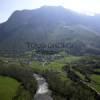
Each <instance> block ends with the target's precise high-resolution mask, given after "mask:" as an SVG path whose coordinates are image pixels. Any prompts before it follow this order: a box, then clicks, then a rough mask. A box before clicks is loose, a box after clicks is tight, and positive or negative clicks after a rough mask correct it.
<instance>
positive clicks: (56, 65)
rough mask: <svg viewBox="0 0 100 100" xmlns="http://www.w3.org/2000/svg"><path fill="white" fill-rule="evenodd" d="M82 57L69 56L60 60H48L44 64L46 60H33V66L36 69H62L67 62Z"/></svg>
mask: <svg viewBox="0 0 100 100" xmlns="http://www.w3.org/2000/svg"><path fill="white" fill-rule="evenodd" d="M80 58H81V57H75V56H67V57H64V58H61V59H58V60H54V61H51V62H47V63H45V64H43V63H44V62H39V61H32V64H31V67H32V68H33V69H35V70H41V71H43V70H46V69H47V70H54V71H61V70H62V68H63V66H64V65H66V63H71V62H74V61H77V60H79V59H80Z"/></svg>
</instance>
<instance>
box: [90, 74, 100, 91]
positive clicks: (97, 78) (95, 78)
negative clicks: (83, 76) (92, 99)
mask: <svg viewBox="0 0 100 100" xmlns="http://www.w3.org/2000/svg"><path fill="white" fill-rule="evenodd" d="M91 80H92V82H91V83H90V85H91V86H92V87H93V88H95V89H96V91H98V92H100V75H96V74H93V75H91Z"/></svg>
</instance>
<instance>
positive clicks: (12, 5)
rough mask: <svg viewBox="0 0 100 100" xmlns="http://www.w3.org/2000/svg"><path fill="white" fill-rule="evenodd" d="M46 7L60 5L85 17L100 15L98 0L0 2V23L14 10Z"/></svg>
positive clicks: (12, 0)
mask: <svg viewBox="0 0 100 100" xmlns="http://www.w3.org/2000/svg"><path fill="white" fill-rule="evenodd" d="M46 5H49V6H59V5H60V6H63V7H64V8H68V9H71V10H74V11H76V12H78V13H83V14H87V15H94V14H98V13H100V0H0V23H2V22H4V21H6V20H7V19H8V18H9V16H10V15H11V14H12V13H13V12H14V11H15V10H23V9H35V8H40V7H41V6H46Z"/></svg>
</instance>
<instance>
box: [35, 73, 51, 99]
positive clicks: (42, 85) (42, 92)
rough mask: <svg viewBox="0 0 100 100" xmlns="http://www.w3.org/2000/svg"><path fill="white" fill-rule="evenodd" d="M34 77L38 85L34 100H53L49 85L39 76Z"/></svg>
mask: <svg viewBox="0 0 100 100" xmlns="http://www.w3.org/2000/svg"><path fill="white" fill-rule="evenodd" d="M33 76H34V77H35V79H36V80H37V83H38V89H37V92H36V94H35V96H34V100H53V99H52V97H51V91H50V90H49V89H48V83H47V82H46V80H45V79H44V78H43V77H42V76H40V75H38V74H34V75H33Z"/></svg>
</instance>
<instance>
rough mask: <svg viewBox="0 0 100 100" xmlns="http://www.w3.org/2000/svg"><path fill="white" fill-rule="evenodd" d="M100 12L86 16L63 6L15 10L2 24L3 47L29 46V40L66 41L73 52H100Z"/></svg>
mask: <svg viewBox="0 0 100 100" xmlns="http://www.w3.org/2000/svg"><path fill="white" fill-rule="evenodd" d="M98 16H99V15H96V16H85V15H81V14H78V13H76V12H73V11H70V10H66V9H64V8H63V7H59V6H58V7H49V6H46V7H41V8H38V9H35V10H23V11H15V12H14V13H13V14H12V15H11V16H10V18H9V19H8V21H7V22H5V23H2V24H0V50H1V51H2V50H3V51H4V50H24V51H26V50H28V48H27V45H26V43H27V42H32V43H43V44H45V43H58V42H63V43H64V44H66V48H65V51H66V52H67V53H69V54H73V55H83V54H86V55H87V54H96V55H98V54H100V44H99V42H100V36H99V35H100V34H99V32H100V29H99V24H100V23H99V21H96V20H98V19H99V17H98Z"/></svg>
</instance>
